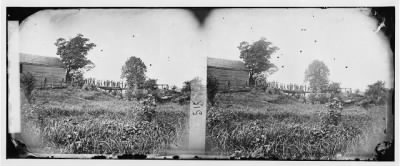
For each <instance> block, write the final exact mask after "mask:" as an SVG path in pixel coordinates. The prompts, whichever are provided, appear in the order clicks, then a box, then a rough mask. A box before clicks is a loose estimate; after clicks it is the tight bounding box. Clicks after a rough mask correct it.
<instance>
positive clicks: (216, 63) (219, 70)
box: [207, 57, 249, 90]
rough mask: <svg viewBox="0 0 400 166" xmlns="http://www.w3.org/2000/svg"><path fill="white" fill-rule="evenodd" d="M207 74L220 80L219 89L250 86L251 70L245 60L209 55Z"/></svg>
mask: <svg viewBox="0 0 400 166" xmlns="http://www.w3.org/2000/svg"><path fill="white" fill-rule="evenodd" d="M207 75H212V76H214V77H215V78H216V79H217V81H218V89H219V90H236V89H242V88H245V87H248V83H249V72H248V69H247V68H246V66H245V65H244V62H242V61H237V60H227V59H218V58H210V57H207Z"/></svg>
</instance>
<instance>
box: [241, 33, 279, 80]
mask: <svg viewBox="0 0 400 166" xmlns="http://www.w3.org/2000/svg"><path fill="white" fill-rule="evenodd" d="M238 49H239V50H240V58H241V59H243V61H244V63H245V66H246V67H247V68H248V69H249V84H250V85H254V83H255V78H254V76H255V74H259V73H261V72H264V71H267V70H268V69H270V68H272V67H275V65H274V64H273V63H271V62H270V60H269V59H270V58H271V55H272V54H273V53H274V52H276V51H277V50H278V49H279V48H278V47H275V46H272V43H271V42H269V41H267V40H266V38H261V39H260V40H258V41H256V42H253V43H252V44H250V43H248V42H246V41H243V42H241V43H240V45H239V47H238Z"/></svg>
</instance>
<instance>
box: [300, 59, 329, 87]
mask: <svg viewBox="0 0 400 166" xmlns="http://www.w3.org/2000/svg"><path fill="white" fill-rule="evenodd" d="M328 77H329V69H328V66H326V65H325V63H324V62H322V61H319V60H314V61H313V62H312V63H311V64H310V65H308V68H307V70H306V71H305V80H304V81H305V82H308V83H309V86H310V87H311V90H312V91H313V92H317V91H322V90H324V89H327V88H328V84H329V79H328Z"/></svg>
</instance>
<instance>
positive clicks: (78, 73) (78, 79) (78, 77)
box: [70, 70, 85, 87]
mask: <svg viewBox="0 0 400 166" xmlns="http://www.w3.org/2000/svg"><path fill="white" fill-rule="evenodd" d="M70 75H71V79H72V80H73V84H75V85H77V86H78V87H82V86H83V85H84V84H85V80H84V78H83V71H82V70H74V71H72V72H71V73H70Z"/></svg>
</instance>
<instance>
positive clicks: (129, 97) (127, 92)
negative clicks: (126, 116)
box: [125, 89, 134, 100]
mask: <svg viewBox="0 0 400 166" xmlns="http://www.w3.org/2000/svg"><path fill="white" fill-rule="evenodd" d="M125 96H126V98H127V99H128V100H132V99H133V98H134V95H133V90H132V89H127V90H126V92H125Z"/></svg>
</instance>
